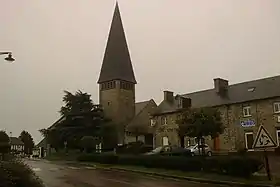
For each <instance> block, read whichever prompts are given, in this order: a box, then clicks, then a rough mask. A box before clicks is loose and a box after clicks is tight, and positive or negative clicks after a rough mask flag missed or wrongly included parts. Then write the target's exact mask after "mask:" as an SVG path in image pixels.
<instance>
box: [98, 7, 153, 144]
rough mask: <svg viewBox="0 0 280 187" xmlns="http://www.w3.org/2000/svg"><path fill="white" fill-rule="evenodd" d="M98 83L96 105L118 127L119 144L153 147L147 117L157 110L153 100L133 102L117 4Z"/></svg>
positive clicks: (131, 78)
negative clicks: (142, 144) (97, 103)
mask: <svg viewBox="0 0 280 187" xmlns="http://www.w3.org/2000/svg"><path fill="white" fill-rule="evenodd" d="M97 83H98V84H99V104H100V105H101V106H102V107H103V109H104V113H105V116H106V117H108V118H109V119H111V120H112V121H113V123H114V124H115V125H117V129H118V144H124V143H128V142H131V141H138V140H139V141H143V142H144V143H146V144H149V145H152V144H153V129H152V128H151V125H150V114H151V113H153V111H154V109H155V108H156V107H157V105H156V103H155V102H154V100H153V99H150V100H147V101H142V102H135V100H136V99H135V87H136V84H137V81H136V78H135V75H134V71H133V66H132V62H131V58H130V54H129V49H128V45H127V41H126V37H125V32H124V28H123V24H122V20H121V14H120V10H119V6H118V3H117V4H116V6H115V10H114V14H113V19H112V23H111V28H110V32H109V36H108V40H107V45H106V49H105V53H104V57H103V62H102V66H101V71H100V76H99V79H98V81H97Z"/></svg>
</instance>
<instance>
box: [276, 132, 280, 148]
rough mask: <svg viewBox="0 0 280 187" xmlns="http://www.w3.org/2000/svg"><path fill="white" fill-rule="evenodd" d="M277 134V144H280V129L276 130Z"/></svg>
mask: <svg viewBox="0 0 280 187" xmlns="http://www.w3.org/2000/svg"><path fill="white" fill-rule="evenodd" d="M276 135H277V145H278V146H280V129H279V130H277V131H276Z"/></svg>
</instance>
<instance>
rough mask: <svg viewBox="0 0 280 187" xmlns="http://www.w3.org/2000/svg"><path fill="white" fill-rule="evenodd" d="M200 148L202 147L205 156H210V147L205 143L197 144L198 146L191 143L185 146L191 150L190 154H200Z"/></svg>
mask: <svg viewBox="0 0 280 187" xmlns="http://www.w3.org/2000/svg"><path fill="white" fill-rule="evenodd" d="M199 148H200V149H199ZM202 148H204V150H205V154H206V155H207V156H212V151H211V148H210V147H209V146H208V145H207V144H204V145H199V146H198V144H196V145H193V146H189V147H186V149H188V150H190V151H191V154H192V156H195V155H202Z"/></svg>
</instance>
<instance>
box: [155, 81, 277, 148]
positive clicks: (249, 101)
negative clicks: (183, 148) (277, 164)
mask: <svg viewBox="0 0 280 187" xmlns="http://www.w3.org/2000/svg"><path fill="white" fill-rule="evenodd" d="M279 86H280V76H275V77H269V78H264V79H259V80H253V81H248V82H243V83H238V84H233V85H229V84H228V81H227V80H224V79H221V78H217V79H214V88H212V89H208V90H203V91H198V92H193V93H188V94H180V95H176V96H173V92H170V91H165V92H164V100H163V101H162V102H161V103H160V105H159V106H158V108H157V109H156V112H155V113H154V114H153V115H152V120H151V123H152V126H154V129H155V131H154V137H155V146H161V145H164V144H167V143H170V144H174V145H181V144H182V140H180V139H179V137H178V133H177V130H178V125H177V124H176V119H177V116H178V114H180V110H183V109H184V108H187V107H192V108H200V107H215V108H217V109H218V110H219V111H220V112H221V117H222V122H223V124H224V125H225V126H226V129H225V131H224V133H223V134H221V135H220V136H219V137H218V138H216V139H214V140H211V139H210V138H208V139H207V140H206V141H207V143H208V144H209V146H210V147H212V148H213V149H214V150H226V151H236V150H238V149H241V148H247V149H248V150H253V149H252V145H253V141H254V138H255V137H256V133H257V131H258V128H259V126H260V125H263V126H264V127H265V128H266V129H267V131H268V132H269V134H270V135H271V136H272V138H273V140H274V141H275V142H277V145H278V146H279V142H280V140H279V138H280V90H279ZM190 142H191V143H193V140H190V141H188V140H184V143H185V145H187V144H188V143H190Z"/></svg>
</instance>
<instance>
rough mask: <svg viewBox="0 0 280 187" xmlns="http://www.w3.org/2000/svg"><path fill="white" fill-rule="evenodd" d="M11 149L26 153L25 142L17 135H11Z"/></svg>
mask: <svg viewBox="0 0 280 187" xmlns="http://www.w3.org/2000/svg"><path fill="white" fill-rule="evenodd" d="M10 145H11V151H12V152H15V153H24V143H23V142H22V141H21V140H20V139H19V138H17V137H10Z"/></svg>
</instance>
